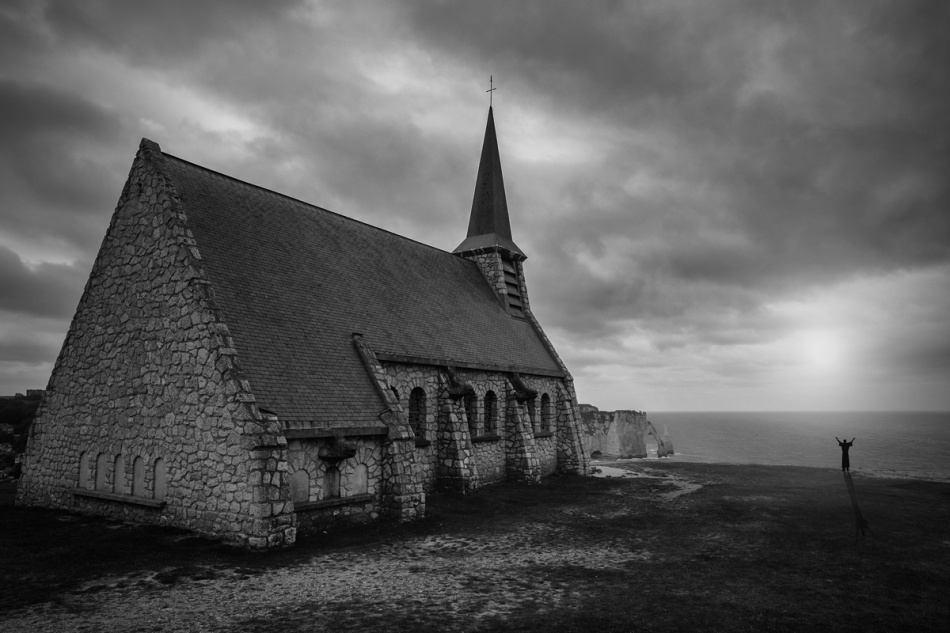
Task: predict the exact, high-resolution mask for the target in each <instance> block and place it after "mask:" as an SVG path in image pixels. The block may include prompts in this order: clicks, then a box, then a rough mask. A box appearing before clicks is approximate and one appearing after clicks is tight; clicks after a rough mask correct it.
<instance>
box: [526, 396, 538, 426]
mask: <svg viewBox="0 0 950 633" xmlns="http://www.w3.org/2000/svg"><path fill="white" fill-rule="evenodd" d="M525 406H526V407H527V408H528V421H529V422H530V423H531V431H532V432H533V433H537V432H538V399H537V398H530V399H529V400H528V402H527V404H525Z"/></svg>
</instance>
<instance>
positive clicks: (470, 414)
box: [465, 395, 478, 436]
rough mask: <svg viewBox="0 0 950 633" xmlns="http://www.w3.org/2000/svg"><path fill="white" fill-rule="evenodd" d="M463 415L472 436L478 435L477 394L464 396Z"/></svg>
mask: <svg viewBox="0 0 950 633" xmlns="http://www.w3.org/2000/svg"><path fill="white" fill-rule="evenodd" d="M465 417H466V418H468V430H469V432H470V433H471V434H472V435H473V436H474V435H478V400H477V396H474V395H470V396H465Z"/></svg>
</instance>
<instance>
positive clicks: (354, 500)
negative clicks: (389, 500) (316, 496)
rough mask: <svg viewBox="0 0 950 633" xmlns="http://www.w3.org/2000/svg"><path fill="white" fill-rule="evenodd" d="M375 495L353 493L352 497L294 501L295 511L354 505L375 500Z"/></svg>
mask: <svg viewBox="0 0 950 633" xmlns="http://www.w3.org/2000/svg"><path fill="white" fill-rule="evenodd" d="M375 500H376V495H371V494H364V495H353V496H352V497H333V498H332V499H321V500H320V501H303V502H296V501H295V502H294V511H295V512H308V511H310V510H323V509H324V508H333V507H336V506H348V505H356V504H359V503H369V502H370V501H375Z"/></svg>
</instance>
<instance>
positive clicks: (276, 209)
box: [162, 153, 561, 427]
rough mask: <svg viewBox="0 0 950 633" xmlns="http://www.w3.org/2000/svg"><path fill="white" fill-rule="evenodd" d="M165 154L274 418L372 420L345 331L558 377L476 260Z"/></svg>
mask: <svg viewBox="0 0 950 633" xmlns="http://www.w3.org/2000/svg"><path fill="white" fill-rule="evenodd" d="M162 155H163V157H164V158H163V162H164V168H163V170H164V172H165V173H166V174H167V175H168V176H169V177H170V179H171V180H172V184H173V186H174V187H175V188H176V190H177V191H178V194H179V195H180V198H181V201H182V204H183V208H184V211H185V214H186V216H187V218H188V226H189V228H190V229H191V231H192V233H193V234H194V237H195V240H196V242H197V248H198V251H199V253H200V254H201V257H202V264H203V266H204V270H205V274H206V275H207V277H208V279H209V281H210V282H211V284H212V287H213V288H214V291H215V294H216V298H217V302H218V307H219V308H220V310H221V313H222V314H221V316H222V319H223V321H224V322H225V323H227V325H228V326H229V328H230V330H231V333H232V335H233V337H234V340H235V347H236V349H237V353H238V359H239V362H240V363H241V366H242V368H243V369H244V372H245V374H246V376H247V378H248V380H249V381H250V385H251V391H252V392H253V393H254V394H255V396H256V397H257V402H258V405H259V406H261V407H263V408H265V409H269V410H272V411H274V412H276V413H277V415H278V416H279V417H280V419H282V420H288V421H296V422H306V423H313V425H314V426H318V427H320V426H329V427H345V426H358V425H365V424H378V417H377V416H378V414H379V413H380V411H382V410H383V409H384V408H385V405H384V404H383V402H382V400H381V399H380V398H379V396H378V395H377V392H376V391H375V388H374V386H373V384H372V383H371V382H370V378H369V375H368V374H367V371H366V369H365V367H364V366H363V364H362V361H361V359H360V357H359V355H358V353H357V351H356V349H355V347H354V345H353V342H352V333H354V332H359V333H361V334H363V337H364V340H365V341H366V343H367V344H368V345H369V346H370V348H372V349H373V350H374V351H375V352H377V353H379V354H389V355H394V356H406V357H421V358H427V359H437V360H441V361H443V362H446V363H457V364H459V365H463V366H464V365H466V364H468V365H479V366H497V367H499V368H502V369H515V370H519V371H522V372H524V373H532V369H533V370H535V371H539V372H541V373H548V372H553V373H556V374H557V375H561V373H560V369H559V367H558V365H557V363H556V362H555V360H554V359H553V358H552V357H551V355H550V353H549V352H548V351H547V348H546V347H545V345H544V343H543V342H542V340H541V339H540V337H539V335H538V333H537V332H536V331H535V330H534V328H533V326H532V325H531V324H530V323H529V322H528V321H525V320H522V319H517V318H514V317H511V316H509V315H508V314H507V312H506V311H505V308H504V307H503V306H502V305H501V303H500V302H499V301H498V299H497V298H496V295H495V293H494V291H493V290H492V289H491V288H490V287H489V285H488V283H487V282H486V281H485V279H484V277H483V276H482V274H481V272H480V271H479V269H478V267H477V265H476V264H475V263H474V262H472V261H469V260H466V259H463V258H461V257H458V256H456V255H453V254H451V253H448V252H445V251H442V250H439V249H436V248H433V247H430V246H427V245H424V244H421V243H419V242H415V241H413V240H410V239H407V238H405V237H401V236H399V235H395V234H393V233H390V232H388V231H384V230H382V229H379V228H376V227H373V226H369V225H367V224H364V223H362V222H358V221H356V220H353V219H350V218H346V217H344V216H341V215H338V214H336V213H332V212H330V211H327V210H326V209H322V208H320V207H315V206H312V205H309V204H306V203H303V202H300V201H299V200H295V199H293V198H289V197H287V196H284V195H281V194H278V193H275V192H272V191H268V190H266V189H262V188H260V187H256V186H254V185H250V184H248V183H245V182H242V181H239V180H236V179H234V178H230V177H228V176H224V175H222V174H219V173H216V172H213V171H211V170H208V169H205V168H203V167H200V166H198V165H195V164H192V163H189V162H186V161H184V160H181V159H179V158H176V157H174V156H171V155H168V154H164V153H163V154H162Z"/></svg>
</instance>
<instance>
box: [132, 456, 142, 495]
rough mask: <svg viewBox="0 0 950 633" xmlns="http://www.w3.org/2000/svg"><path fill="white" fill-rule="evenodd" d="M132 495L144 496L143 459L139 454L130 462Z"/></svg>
mask: <svg viewBox="0 0 950 633" xmlns="http://www.w3.org/2000/svg"><path fill="white" fill-rule="evenodd" d="M132 495H133V496H135V497H144V496H145V460H144V459H142V457H141V456H139V457H136V458H135V461H134V462H132Z"/></svg>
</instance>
